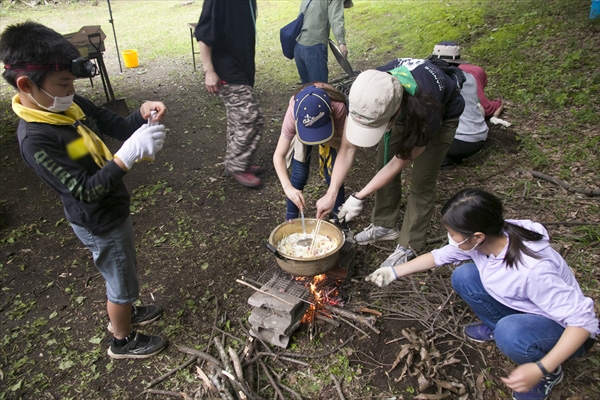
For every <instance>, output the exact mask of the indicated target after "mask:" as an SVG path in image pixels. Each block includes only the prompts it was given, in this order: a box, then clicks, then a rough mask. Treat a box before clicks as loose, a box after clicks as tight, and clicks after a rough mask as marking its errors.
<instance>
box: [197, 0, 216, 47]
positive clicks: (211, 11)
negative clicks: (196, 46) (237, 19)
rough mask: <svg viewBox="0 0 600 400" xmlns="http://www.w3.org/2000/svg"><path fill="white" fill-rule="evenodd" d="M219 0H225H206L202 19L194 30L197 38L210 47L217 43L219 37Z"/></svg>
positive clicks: (201, 15)
mask: <svg viewBox="0 0 600 400" xmlns="http://www.w3.org/2000/svg"><path fill="white" fill-rule="evenodd" d="M219 1H223V0H204V4H203V5H202V12H201V13H200V19H199V20H198V24H197V25H196V29H195V30H194V37H195V38H196V40H200V41H202V42H204V43H206V45H207V46H210V47H213V46H214V45H215V42H216V40H217V37H218V32H217V27H218V26H219V21H218V20H217V16H218V15H219V14H218V13H217V11H218V10H217V5H218V2H219Z"/></svg>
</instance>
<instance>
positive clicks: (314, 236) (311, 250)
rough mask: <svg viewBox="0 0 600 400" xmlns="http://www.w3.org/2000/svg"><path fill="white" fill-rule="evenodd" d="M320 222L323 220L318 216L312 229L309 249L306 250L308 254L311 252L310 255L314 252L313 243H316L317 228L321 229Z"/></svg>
mask: <svg viewBox="0 0 600 400" xmlns="http://www.w3.org/2000/svg"><path fill="white" fill-rule="evenodd" d="M321 222H323V220H322V219H321V218H319V219H318V220H317V225H316V226H315V228H314V229H313V241H312V243H311V244H310V249H309V250H308V254H312V255H314V254H315V245H316V243H317V235H318V234H319V229H321Z"/></svg>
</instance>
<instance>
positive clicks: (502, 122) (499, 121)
mask: <svg viewBox="0 0 600 400" xmlns="http://www.w3.org/2000/svg"><path fill="white" fill-rule="evenodd" d="M490 122H491V123H492V124H494V125H502V126H505V127H507V128H508V127H509V126H510V122H508V121H505V120H503V119H500V118H498V117H492V118H490Z"/></svg>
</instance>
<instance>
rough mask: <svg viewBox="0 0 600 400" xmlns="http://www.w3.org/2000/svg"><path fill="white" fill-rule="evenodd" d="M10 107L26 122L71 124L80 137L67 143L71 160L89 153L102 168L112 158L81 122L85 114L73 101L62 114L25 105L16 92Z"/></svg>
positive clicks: (95, 136) (107, 150)
mask: <svg viewBox="0 0 600 400" xmlns="http://www.w3.org/2000/svg"><path fill="white" fill-rule="evenodd" d="M12 109H13V111H14V112H15V114H17V116H18V117H19V118H21V119H23V120H25V121H26V122H40V123H44V124H50V125H71V126H73V127H75V129H77V133H79V135H81V139H79V140H75V141H73V142H71V143H69V144H68V145H67V152H68V153H69V156H70V157H71V158H72V159H73V160H75V159H77V158H80V157H83V156H84V155H86V154H88V153H89V154H90V155H91V156H92V157H93V158H94V161H95V162H96V164H97V165H98V166H99V167H100V168H102V167H103V166H105V165H106V163H107V162H108V161H110V160H112V159H113V156H112V153H111V152H110V150H109V149H108V147H106V145H105V144H104V142H103V141H102V139H100V138H99V137H98V135H96V134H95V133H94V131H92V130H91V129H90V128H88V127H87V126H85V125H83V124H82V123H81V120H82V119H84V118H85V114H84V113H83V111H82V110H81V108H80V107H79V106H78V105H77V104H75V103H73V104H71V107H69V109H68V110H67V111H65V113H64V115H63V114H57V113H53V112H48V111H43V110H35V109H33V108H29V107H25V106H24V105H23V104H21V99H20V98H19V95H18V94H17V95H15V96H14V97H13V99H12Z"/></svg>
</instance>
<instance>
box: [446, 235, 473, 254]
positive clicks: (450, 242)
mask: <svg viewBox="0 0 600 400" xmlns="http://www.w3.org/2000/svg"><path fill="white" fill-rule="evenodd" d="M471 236H473V235H471ZM471 236H469V237H468V238H466V239H465V240H463V241H462V242H457V241H455V240H454V239H452V237H451V236H450V232H448V243H449V244H450V246H452V247H454V248H456V249H458V250H460V251H463V252H465V253H468V252H470V251H473V250H475V248H476V247H477V246H479V242H477V243H475V246H473V247H472V248H471V249H469V250H463V249H460V248H459V247H458V246H460V245H461V244H463V243H466V242H467V240H469V239H471Z"/></svg>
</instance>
